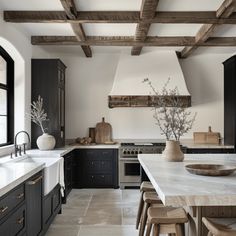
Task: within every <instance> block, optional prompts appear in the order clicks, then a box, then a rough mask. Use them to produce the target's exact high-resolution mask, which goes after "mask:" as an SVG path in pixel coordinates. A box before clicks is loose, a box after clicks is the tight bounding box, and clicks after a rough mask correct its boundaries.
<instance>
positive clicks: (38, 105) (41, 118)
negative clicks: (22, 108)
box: [29, 95, 48, 133]
mask: <svg viewBox="0 0 236 236" xmlns="http://www.w3.org/2000/svg"><path fill="white" fill-rule="evenodd" d="M29 116H30V118H31V120H32V122H34V123H35V124H36V125H38V126H39V127H40V128H41V130H42V132H43V133H45V131H46V129H47V128H44V126H43V122H45V121H48V119H47V113H46V112H44V109H43V98H41V97H40V95H39V96H38V100H37V101H33V102H32V103H31V111H30V114H29Z"/></svg>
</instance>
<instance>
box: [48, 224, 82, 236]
mask: <svg viewBox="0 0 236 236" xmlns="http://www.w3.org/2000/svg"><path fill="white" fill-rule="evenodd" d="M78 233H79V226H66V225H59V226H58V225H57V226H55V225H51V226H50V228H49V230H48V231H47V233H46V235H45V236H78Z"/></svg>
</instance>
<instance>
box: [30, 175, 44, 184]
mask: <svg viewBox="0 0 236 236" xmlns="http://www.w3.org/2000/svg"><path fill="white" fill-rule="evenodd" d="M42 178H43V176H42V175H40V176H39V177H38V178H36V179H35V180H31V181H28V182H27V184H28V185H35V184H37V183H38V182H39V181H40V180H41V179H42Z"/></svg>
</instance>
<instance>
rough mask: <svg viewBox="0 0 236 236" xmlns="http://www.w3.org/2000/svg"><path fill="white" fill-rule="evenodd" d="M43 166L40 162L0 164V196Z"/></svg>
mask: <svg viewBox="0 0 236 236" xmlns="http://www.w3.org/2000/svg"><path fill="white" fill-rule="evenodd" d="M43 168H44V164H42V163H26V162H8V163H4V164H0V197H1V196H3V195H4V194H5V193H7V192H9V191H10V190H11V189H13V188H15V187H16V186H17V185H19V184H21V183H23V182H24V181H25V180H27V179H28V178H30V177H31V176H33V175H34V174H36V173H37V172H39V171H40V170H42V169H43Z"/></svg>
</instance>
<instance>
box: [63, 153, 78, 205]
mask: <svg viewBox="0 0 236 236" xmlns="http://www.w3.org/2000/svg"><path fill="white" fill-rule="evenodd" d="M75 164H76V162H75V160H74V152H73V151H72V152H70V153H68V154H66V155H65V156H64V181H65V190H64V197H63V203H66V198H67V196H68V194H69V193H70V191H71V190H72V187H73V185H74V182H75V178H76V176H75V175H74V173H75V171H76V169H75Z"/></svg>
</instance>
